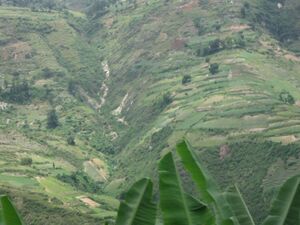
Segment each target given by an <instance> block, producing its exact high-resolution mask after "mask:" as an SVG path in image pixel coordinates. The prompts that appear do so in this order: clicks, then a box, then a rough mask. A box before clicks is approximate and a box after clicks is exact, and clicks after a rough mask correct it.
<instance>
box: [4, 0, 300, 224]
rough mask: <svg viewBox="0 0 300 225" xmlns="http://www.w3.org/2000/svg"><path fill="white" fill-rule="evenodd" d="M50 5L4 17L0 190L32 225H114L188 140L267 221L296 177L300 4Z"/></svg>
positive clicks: (261, 0)
mask: <svg viewBox="0 0 300 225" xmlns="http://www.w3.org/2000/svg"><path fill="white" fill-rule="evenodd" d="M7 2H8V3H7V4H10V3H9V2H10V1H7ZM29 2H30V1H29ZM45 2H47V1H45ZM55 2H56V1H55ZM93 2H94V4H92V3H93ZM58 3H59V4H66V5H67V6H68V7H69V8H70V9H73V10H77V11H70V10H66V9H65V10H63V11H61V12H58V11H55V10H53V9H52V10H49V9H42V10H36V9H35V8H32V5H30V7H31V9H29V8H26V7H28V6H26V7H24V8H16V7H8V6H7V5H4V6H1V7H0V59H1V61H0V75H1V77H0V86H1V91H0V101H1V102H0V116H1V117H0V118H1V119H0V122H1V123H0V126H1V131H0V154H1V158H0V165H1V167H0V190H1V193H3V192H9V194H10V195H12V196H14V198H15V202H16V204H17V206H18V207H19V208H20V209H21V212H22V214H23V215H24V216H25V220H26V222H28V224H66V223H68V224H82V223H83V221H86V222H85V223H87V224H98V223H99V222H100V223H101V221H103V220H105V219H111V218H112V217H114V216H115V209H116V207H117V205H118V201H116V200H115V199H114V198H113V197H109V196H118V195H120V194H121V193H122V192H123V191H124V190H125V189H126V188H128V187H129V185H131V184H132V182H134V181H135V180H137V179H138V178H140V177H142V176H153V177H154V178H156V176H157V174H156V171H155V168H156V164H157V160H158V159H159V158H160V156H161V155H162V154H164V153H165V152H166V151H168V150H172V149H173V147H174V145H175V143H176V141H178V140H179V139H181V138H183V137H186V138H187V139H188V140H189V141H190V142H191V144H192V146H193V147H194V148H195V149H196V151H197V153H199V158H200V160H201V161H202V162H203V163H204V164H205V165H206V166H207V167H208V168H209V170H210V172H211V173H212V174H213V175H214V176H215V177H217V179H218V181H219V183H220V185H222V186H224V187H226V186H227V185H228V184H231V183H232V182H236V183H237V184H238V185H239V186H240V188H241V191H242V193H243V194H244V195H245V199H246V200H247V203H249V205H250V210H251V211H252V212H253V214H254V215H255V219H256V220H257V221H261V219H262V218H263V216H264V215H265V211H264V210H263V209H266V208H267V207H268V205H269V199H270V197H272V195H273V194H274V192H275V191H276V187H277V186H278V185H279V184H281V183H283V181H284V180H286V178H287V177H289V176H292V175H294V174H298V173H299V172H300V165H299V162H298V156H299V134H300V126H299V124H300V117H299V115H300V114H299V113H300V108H299V107H300V104H299V101H300V92H299V85H300V74H299V71H300V70H299V69H300V58H299V57H298V56H297V53H298V50H297V46H298V44H299V35H298V34H296V32H294V31H298V29H297V27H298V24H297V23H294V22H292V21H293V19H294V18H295V17H293V16H291V17H290V18H291V19H292V20H291V21H290V20H289V19H288V18H287V16H286V15H295V16H297V15H299V14H297V12H298V11H297V10H298V9H299V8H298V5H299V3H297V0H292V1H289V2H288V1H286V2H285V3H284V4H283V3H282V4H281V8H279V6H278V4H277V2H275V1H269V0H257V1H251V2H250V4H249V3H247V2H245V1H242V0H235V1H229V0H228V1H227V0H226V1H221V0H199V1H197V0H180V1H179V0H173V1H167V0H166V1H158V0H149V1H143V0H139V1H120V2H117V3H115V4H113V1H112V2H111V4H107V3H105V4H104V5H105V6H107V7H108V6H109V7H108V8H105V7H104V10H101V11H99V10H95V9H98V8H97V7H98V6H99V5H100V6H102V5H103V4H102V2H100V3H99V4H98V5H97V1H88V2H85V1H79V0H78V1H77V0H65V1H57V4H58ZM90 3H91V4H92V6H93V5H95V6H97V7H96V8H93V7H91V5H90ZM261 4H263V5H264V7H261ZM293 5H294V6H295V7H294V8H293V7H292V6H293ZM33 6H35V5H33ZM88 6H89V7H88ZM86 9H90V11H89V12H91V15H90V16H89V18H87V17H86V16H85V15H84V14H82V13H81V12H83V11H86ZM280 10H281V11H280ZM273 11H275V13H274V12H273ZM278 11H279V12H280V13H277V12H278ZM281 12H284V13H281ZM104 14H105V15H104ZM281 15H283V16H284V18H285V19H286V20H285V21H283V22H284V23H283V24H286V23H289V22H290V24H291V25H292V26H291V27H290V28H289V29H288V31H289V32H287V34H288V38H282V37H279V36H278V33H276V32H277V31H278V30H275V31H276V32H275V31H274V29H273V28H274V27H273V25H274V24H275V25H276V21H280V22H282V20H281V19H280V17H277V16H281ZM282 26H283V25H282V24H280V27H282ZM290 31H291V32H290ZM292 33H293V34H295V35H291V34H292ZM289 49H292V50H294V52H290V51H289ZM53 109H55V112H54V111H53ZM49 112H52V114H51V113H50V114H49ZM51 115H52V116H51ZM53 115H54V116H53ZM55 115H57V117H58V120H59V126H57V125H58V124H57V121H56V119H55ZM49 124H50V126H49ZM56 126H57V127H56ZM187 181H188V177H187ZM186 183H187V185H186V186H187V189H188V190H190V191H193V187H189V185H188V182H186ZM29 205H30V207H29ZM41 208H43V211H41ZM49 215H55V216H54V217H52V218H51V219H49ZM60 215H61V216H63V217H64V219H63V220H62V219H61V218H60V217H59V216H60ZM33 218H34V219H33Z"/></svg>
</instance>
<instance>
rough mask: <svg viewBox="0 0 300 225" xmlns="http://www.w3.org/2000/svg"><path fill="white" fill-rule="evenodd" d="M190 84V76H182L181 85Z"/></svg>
mask: <svg viewBox="0 0 300 225" xmlns="http://www.w3.org/2000/svg"><path fill="white" fill-rule="evenodd" d="M190 82H192V76H191V75H184V76H183V77H182V81H181V83H182V84H187V83H190Z"/></svg>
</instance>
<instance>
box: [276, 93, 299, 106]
mask: <svg viewBox="0 0 300 225" xmlns="http://www.w3.org/2000/svg"><path fill="white" fill-rule="evenodd" d="M279 99H280V101H282V102H284V103H286V104H290V105H293V104H294V103H295V99H294V97H293V96H292V95H291V94H290V93H289V92H288V91H282V92H280V94H279Z"/></svg>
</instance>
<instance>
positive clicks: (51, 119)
mask: <svg viewBox="0 0 300 225" xmlns="http://www.w3.org/2000/svg"><path fill="white" fill-rule="evenodd" d="M58 126H59V121H58V116H57V114H56V111H55V109H52V110H50V111H49V112H48V115H47V128H48V129H54V128H56V127H58Z"/></svg>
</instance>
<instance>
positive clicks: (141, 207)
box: [116, 178, 156, 225]
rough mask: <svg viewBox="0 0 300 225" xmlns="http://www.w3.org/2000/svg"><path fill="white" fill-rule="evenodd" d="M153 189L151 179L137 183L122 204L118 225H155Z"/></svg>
mask: <svg viewBox="0 0 300 225" xmlns="http://www.w3.org/2000/svg"><path fill="white" fill-rule="evenodd" d="M152 189H153V184H152V182H151V180H150V179H147V178H144V179H142V180H140V181H138V182H136V183H135V184H134V185H133V186H132V187H131V188H130V190H129V191H128V192H127V194H126V196H125V200H124V201H122V202H121V205H120V207H119V211H118V216H117V221H116V225H154V224H155V220H156V205H155V204H154V203H153V201H152Z"/></svg>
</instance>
